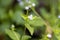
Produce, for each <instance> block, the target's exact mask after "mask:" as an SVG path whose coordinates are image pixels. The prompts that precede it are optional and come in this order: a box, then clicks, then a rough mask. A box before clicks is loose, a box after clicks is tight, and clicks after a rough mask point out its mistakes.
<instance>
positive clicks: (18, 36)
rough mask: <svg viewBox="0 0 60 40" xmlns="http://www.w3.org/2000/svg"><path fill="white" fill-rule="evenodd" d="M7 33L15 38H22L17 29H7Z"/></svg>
mask: <svg viewBox="0 0 60 40" xmlns="http://www.w3.org/2000/svg"><path fill="white" fill-rule="evenodd" d="M5 33H6V34H7V35H8V36H9V37H10V38H11V39H13V40H20V35H19V34H18V33H17V32H15V31H12V30H9V29H6V30H5Z"/></svg>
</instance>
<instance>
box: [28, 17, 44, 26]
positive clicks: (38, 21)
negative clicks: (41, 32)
mask: <svg viewBox="0 0 60 40" xmlns="http://www.w3.org/2000/svg"><path fill="white" fill-rule="evenodd" d="M28 23H29V24H30V25H32V26H42V25H44V21H43V20H42V19H40V18H39V17H36V18H34V20H29V21H28Z"/></svg>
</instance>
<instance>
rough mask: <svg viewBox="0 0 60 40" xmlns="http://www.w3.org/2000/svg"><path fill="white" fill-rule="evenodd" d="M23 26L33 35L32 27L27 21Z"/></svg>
mask: <svg viewBox="0 0 60 40" xmlns="http://www.w3.org/2000/svg"><path fill="white" fill-rule="evenodd" d="M25 27H26V28H27V29H28V30H29V32H30V34H31V35H33V33H34V28H33V27H31V26H30V25H29V24H28V23H26V24H25Z"/></svg>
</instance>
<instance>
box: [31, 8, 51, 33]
mask: <svg viewBox="0 0 60 40" xmlns="http://www.w3.org/2000/svg"><path fill="white" fill-rule="evenodd" d="M31 9H32V11H33V12H34V13H35V14H36V15H37V16H38V17H39V18H40V19H42V20H43V21H44V24H45V26H46V27H47V32H48V33H52V30H50V29H51V28H50V24H49V23H48V22H47V21H46V20H44V19H43V18H41V16H40V15H39V14H38V13H37V12H36V11H35V9H34V8H31Z"/></svg>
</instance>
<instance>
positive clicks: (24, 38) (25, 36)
mask: <svg viewBox="0 0 60 40" xmlns="http://www.w3.org/2000/svg"><path fill="white" fill-rule="evenodd" d="M29 38H31V37H30V36H28V35H23V36H22V39H21V40H28V39H29Z"/></svg>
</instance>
